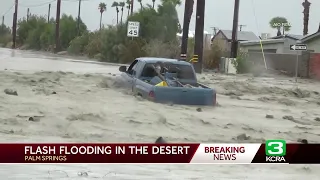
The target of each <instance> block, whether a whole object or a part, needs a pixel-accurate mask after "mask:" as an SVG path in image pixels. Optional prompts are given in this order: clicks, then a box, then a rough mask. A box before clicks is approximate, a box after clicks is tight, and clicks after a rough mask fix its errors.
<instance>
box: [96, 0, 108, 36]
mask: <svg viewBox="0 0 320 180" xmlns="http://www.w3.org/2000/svg"><path fill="white" fill-rule="evenodd" d="M98 9H99V11H100V30H101V26H102V14H103V12H105V11H106V10H107V5H106V3H100V4H99V8H98Z"/></svg>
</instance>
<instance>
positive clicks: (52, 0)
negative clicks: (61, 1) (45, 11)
mask: <svg viewBox="0 0 320 180" xmlns="http://www.w3.org/2000/svg"><path fill="white" fill-rule="evenodd" d="M55 1H56V0H51V1H48V2H44V3H40V4H33V5H23V4H19V6H22V7H26V8H30V7H40V6H44V5H47V4H50V3H53V2H55Z"/></svg>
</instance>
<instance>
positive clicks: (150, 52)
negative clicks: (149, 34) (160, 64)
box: [142, 39, 180, 58]
mask: <svg viewBox="0 0 320 180" xmlns="http://www.w3.org/2000/svg"><path fill="white" fill-rule="evenodd" d="M142 49H143V50H144V51H145V53H146V56H149V57H164V58H178V57H179V55H180V47H179V44H178V42H177V41H171V42H167V43H164V42H163V41H160V40H158V39H154V40H151V41H150V42H149V43H147V44H146V45H145V46H143V47H142Z"/></svg>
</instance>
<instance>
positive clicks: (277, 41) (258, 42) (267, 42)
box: [240, 39, 284, 46]
mask: <svg viewBox="0 0 320 180" xmlns="http://www.w3.org/2000/svg"><path fill="white" fill-rule="evenodd" d="M261 43H262V44H275V43H284V39H265V40H261ZM240 44H241V46H251V45H257V44H260V40H256V41H244V42H240Z"/></svg>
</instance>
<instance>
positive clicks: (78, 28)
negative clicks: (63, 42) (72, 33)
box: [77, 0, 81, 36]
mask: <svg viewBox="0 0 320 180" xmlns="http://www.w3.org/2000/svg"><path fill="white" fill-rule="evenodd" d="M80 11H81V0H79V9H78V25H77V30H78V36H79V35H80Z"/></svg>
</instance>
